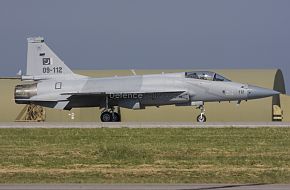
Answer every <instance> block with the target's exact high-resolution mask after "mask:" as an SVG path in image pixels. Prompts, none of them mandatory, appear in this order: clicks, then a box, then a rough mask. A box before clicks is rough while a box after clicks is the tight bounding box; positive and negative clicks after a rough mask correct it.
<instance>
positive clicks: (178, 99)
mask: <svg viewBox="0 0 290 190" xmlns="http://www.w3.org/2000/svg"><path fill="white" fill-rule="evenodd" d="M27 40H28V51H27V70H26V75H22V76H21V79H22V81H25V82H24V83H22V84H20V85H17V86H16V87H15V92H14V98H15V102H16V103H17V104H35V105H40V106H44V107H49V108H56V109H64V110H71V109H72V108H81V107H99V108H100V109H102V114H101V121H103V122H118V121H120V115H119V114H118V113H117V112H116V111H115V109H114V108H115V107H122V108H128V109H134V110H138V109H145V108H146V107H148V106H156V107H159V106H163V105H176V106H194V107H196V108H198V109H200V110H201V114H200V115H198V117H197V121H198V122H205V121H206V116H205V109H204V103H205V102H222V101H237V103H238V104H239V103H240V102H241V101H242V100H245V101H247V100H251V99H257V98H264V97H268V96H274V95H277V94H279V92H277V91H274V90H270V89H265V88H261V87H256V86H252V85H248V84H242V83H237V82H232V81H230V80H229V79H227V78H225V77H223V76H221V75H219V74H217V73H214V72H210V71H189V72H180V73H166V74H164V73H162V74H153V75H132V76H114V77H104V78H90V77H87V76H82V75H78V74H75V73H73V72H72V71H71V70H70V69H69V68H68V67H67V66H66V65H65V64H64V62H63V61H62V60H61V59H60V58H59V57H58V56H57V55H56V54H55V53H54V52H53V51H52V50H51V49H50V48H49V47H48V46H47V45H46V44H45V42H44V38H42V37H33V38H28V39H27Z"/></svg>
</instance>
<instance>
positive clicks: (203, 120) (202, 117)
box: [196, 114, 206, 123]
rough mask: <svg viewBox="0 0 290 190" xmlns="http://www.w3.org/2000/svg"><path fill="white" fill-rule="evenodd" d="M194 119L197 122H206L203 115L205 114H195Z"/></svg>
mask: <svg viewBox="0 0 290 190" xmlns="http://www.w3.org/2000/svg"><path fill="white" fill-rule="evenodd" d="M196 121H197V122H199V123H204V122H206V117H205V115H204V114H202V115H201V114H200V115H198V116H197V118H196Z"/></svg>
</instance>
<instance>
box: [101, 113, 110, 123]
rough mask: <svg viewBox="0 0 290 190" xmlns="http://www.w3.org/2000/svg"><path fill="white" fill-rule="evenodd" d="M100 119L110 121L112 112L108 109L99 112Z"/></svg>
mask: <svg viewBox="0 0 290 190" xmlns="http://www.w3.org/2000/svg"><path fill="white" fill-rule="evenodd" d="M101 121H102V122H110V121H112V114H111V113H110V112H108V111H105V112H103V113H102V114H101Z"/></svg>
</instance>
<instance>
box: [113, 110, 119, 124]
mask: <svg viewBox="0 0 290 190" xmlns="http://www.w3.org/2000/svg"><path fill="white" fill-rule="evenodd" d="M120 119H121V118H120V115H119V114H118V113H116V112H113V113H112V121H113V122H120Z"/></svg>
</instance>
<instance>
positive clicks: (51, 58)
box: [26, 37, 74, 78]
mask: <svg viewBox="0 0 290 190" xmlns="http://www.w3.org/2000/svg"><path fill="white" fill-rule="evenodd" d="M27 41H28V49H27V68H26V75H28V76H42V77H45V78H46V77H47V78H51V77H54V76H62V75H71V74H74V73H73V72H72V71H71V70H70V69H69V68H68V67H67V66H66V65H65V64H64V62H63V61H62V60H61V59H60V58H59V57H58V56H57V55H56V54H55V53H54V52H53V51H52V50H51V49H50V48H49V47H48V46H47V45H46V44H45V42H44V38H42V37H33V38H28V39H27Z"/></svg>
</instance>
